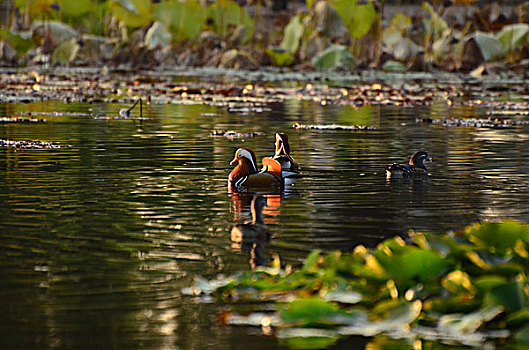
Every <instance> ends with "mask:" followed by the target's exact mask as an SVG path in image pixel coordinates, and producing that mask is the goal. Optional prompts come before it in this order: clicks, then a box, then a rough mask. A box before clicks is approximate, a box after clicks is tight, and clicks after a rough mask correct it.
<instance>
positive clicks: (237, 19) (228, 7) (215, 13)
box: [207, 0, 255, 44]
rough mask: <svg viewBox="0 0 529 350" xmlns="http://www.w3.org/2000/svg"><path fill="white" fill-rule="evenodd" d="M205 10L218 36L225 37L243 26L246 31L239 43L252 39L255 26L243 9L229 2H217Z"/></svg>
mask: <svg viewBox="0 0 529 350" xmlns="http://www.w3.org/2000/svg"><path fill="white" fill-rule="evenodd" d="M207 10H208V11H207V16H208V17H209V18H210V19H211V20H213V31H214V32H215V33H217V34H218V35H220V36H224V37H226V36H228V34H229V33H231V31H232V29H233V28H235V27H237V26H240V25H243V26H246V28H248V30H246V33H245V36H244V38H243V40H242V41H241V43H242V44H245V43H247V42H248V41H249V40H250V39H251V38H252V36H253V30H254V27H255V24H254V21H253V19H252V17H251V16H250V15H249V14H248V11H246V9H245V8H243V7H240V6H239V5H237V4H236V3H235V2H233V1H231V0H219V1H217V2H215V4H213V5H212V6H209V7H208V9H207Z"/></svg>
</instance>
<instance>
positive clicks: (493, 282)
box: [473, 275, 507, 293]
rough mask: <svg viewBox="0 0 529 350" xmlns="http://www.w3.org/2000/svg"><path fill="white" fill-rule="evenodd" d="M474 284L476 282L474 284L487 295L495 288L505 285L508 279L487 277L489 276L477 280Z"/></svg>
mask: <svg viewBox="0 0 529 350" xmlns="http://www.w3.org/2000/svg"><path fill="white" fill-rule="evenodd" d="M473 282H474V283H473V284H474V285H475V286H476V287H477V288H478V289H479V290H480V291H481V292H485V293H486V292H489V291H490V290H491V289H492V288H494V287H497V286H499V285H502V284H505V283H506V282H507V279H506V278H505V277H503V276H494V275H487V276H483V277H479V278H476V279H475V280H474V281H473Z"/></svg>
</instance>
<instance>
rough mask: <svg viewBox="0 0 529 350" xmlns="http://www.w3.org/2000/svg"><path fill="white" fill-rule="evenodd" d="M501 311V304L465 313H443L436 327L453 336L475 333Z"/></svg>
mask: <svg viewBox="0 0 529 350" xmlns="http://www.w3.org/2000/svg"><path fill="white" fill-rule="evenodd" d="M502 312H503V307H502V306H499V305H490V306H485V307H484V308H482V309H480V310H478V311H476V312H472V313H470V314H467V315H461V314H449V315H443V316H442V317H441V318H440V319H439V323H438V326H437V328H438V329H439V330H441V331H442V332H443V333H445V332H446V333H449V334H453V335H454V336H457V335H460V336H468V335H469V334H472V333H475V332H476V331H477V330H478V329H479V328H480V327H481V326H482V325H483V324H484V323H486V322H489V321H491V320H493V319H494V318H496V317H497V316H498V315H500V314H501V313H502Z"/></svg>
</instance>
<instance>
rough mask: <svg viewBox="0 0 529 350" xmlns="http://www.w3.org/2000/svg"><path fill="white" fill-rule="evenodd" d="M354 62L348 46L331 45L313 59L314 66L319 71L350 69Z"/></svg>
mask: <svg viewBox="0 0 529 350" xmlns="http://www.w3.org/2000/svg"><path fill="white" fill-rule="evenodd" d="M353 61H354V58H353V55H352V54H351V52H349V49H348V48H347V47H346V46H343V45H331V46H330V47H329V48H327V49H326V50H325V51H323V52H321V53H320V54H318V55H317V56H316V57H314V58H313V59H312V65H313V66H314V67H316V68H318V69H326V68H348V67H351V66H352V64H353Z"/></svg>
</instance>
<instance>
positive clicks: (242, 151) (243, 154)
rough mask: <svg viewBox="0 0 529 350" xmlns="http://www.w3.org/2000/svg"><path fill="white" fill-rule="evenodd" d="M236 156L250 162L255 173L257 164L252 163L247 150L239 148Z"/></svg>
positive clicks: (250, 155)
mask: <svg viewBox="0 0 529 350" xmlns="http://www.w3.org/2000/svg"><path fill="white" fill-rule="evenodd" d="M237 154H238V155H239V156H241V157H244V158H246V159H249V160H250V163H252V166H253V169H254V171H255V172H257V164H255V163H254V161H253V157H252V154H251V153H250V152H248V151H247V150H245V149H242V148H239V149H238V150H237Z"/></svg>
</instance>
